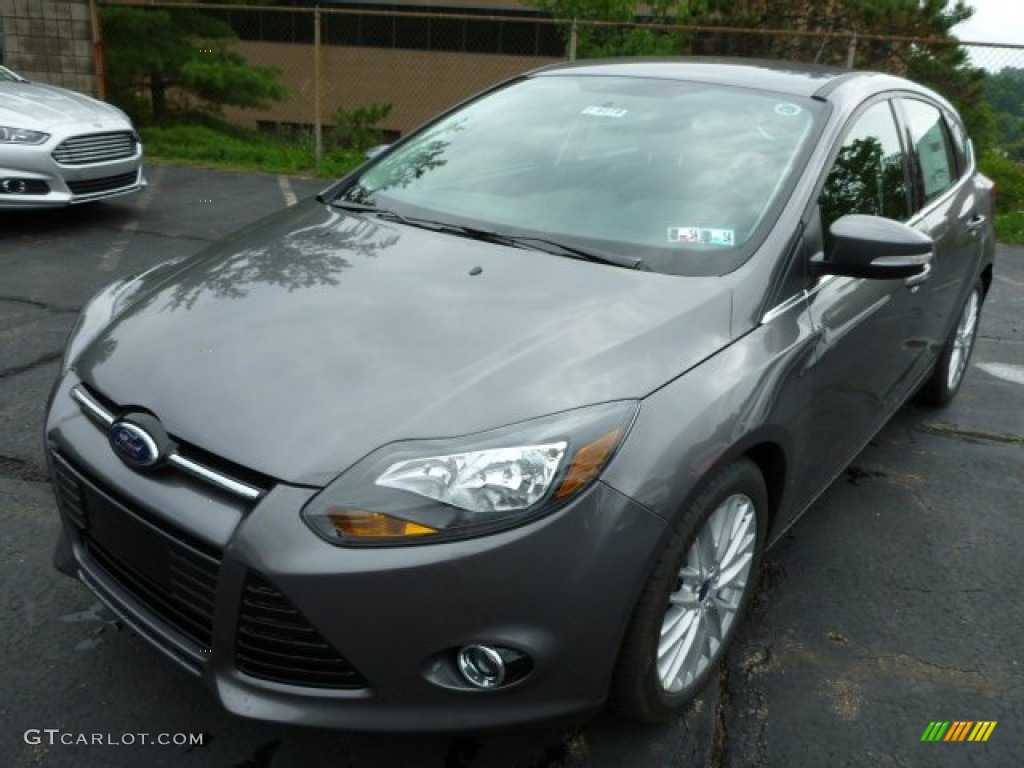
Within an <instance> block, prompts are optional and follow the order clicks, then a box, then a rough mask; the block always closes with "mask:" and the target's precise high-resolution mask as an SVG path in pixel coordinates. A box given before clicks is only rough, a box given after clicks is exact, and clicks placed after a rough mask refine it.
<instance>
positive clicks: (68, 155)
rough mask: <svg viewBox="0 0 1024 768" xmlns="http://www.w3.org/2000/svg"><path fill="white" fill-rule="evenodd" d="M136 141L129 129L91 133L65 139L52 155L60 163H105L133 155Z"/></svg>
mask: <svg viewBox="0 0 1024 768" xmlns="http://www.w3.org/2000/svg"><path fill="white" fill-rule="evenodd" d="M137 143H138V142H137V141H136V139H135V134H134V133H132V132H131V131H116V132H114V133H92V134H89V135H88V136H73V137H72V138H70V139H65V140H64V141H62V142H61V143H60V144H59V145H58V146H57V148H56V149H55V150H53V155H52V156H53V159H54V160H56V161H57V162H58V163H60V164H61V165H88V164H90V163H105V162H108V161H110V160H123V159H124V158H126V157H134V156H135V148H136V145H137Z"/></svg>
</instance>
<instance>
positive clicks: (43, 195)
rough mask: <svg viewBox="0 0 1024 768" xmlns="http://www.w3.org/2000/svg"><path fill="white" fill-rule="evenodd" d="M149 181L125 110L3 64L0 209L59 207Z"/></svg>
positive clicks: (0, 79)
mask: <svg viewBox="0 0 1024 768" xmlns="http://www.w3.org/2000/svg"><path fill="white" fill-rule="evenodd" d="M144 186H146V180H145V178H144V176H143V173H142V144H141V142H140V141H139V135H138V134H137V133H136V132H135V129H134V127H133V126H132V121H131V120H130V119H129V118H128V116H127V115H126V114H125V113H124V112H122V111H121V110H120V109H118V108H117V107H114V106H111V105H110V104H104V103H103V102H102V101H97V100H96V99H93V98H90V97H88V96H83V95H82V94H80V93H75V92H74V91H69V90H66V89H64V88H57V87H54V86H51V85H43V84H41V83H32V82H29V81H28V80H25V79H24V78H23V77H20V76H19V75H17V74H15V73H14V72H12V71H11V70H9V69H7V68H6V67H0V209H10V208H55V207H60V206H64V205H71V204H73V203H85V202H90V201H93V200H102V199H104V198H108V197H114V196H115V195H124V194H128V193H130V192H137V191H139V190H140V189H142V188H143V187H144Z"/></svg>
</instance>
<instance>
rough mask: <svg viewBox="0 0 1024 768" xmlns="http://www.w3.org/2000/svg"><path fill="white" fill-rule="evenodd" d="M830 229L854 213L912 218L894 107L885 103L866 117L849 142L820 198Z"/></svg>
mask: <svg viewBox="0 0 1024 768" xmlns="http://www.w3.org/2000/svg"><path fill="white" fill-rule="evenodd" d="M818 202H819V205H820V206H821V218H822V226H823V227H824V231H825V232H826V233H827V232H828V228H829V226H831V224H832V222H834V221H835V220H836V219H838V218H840V217H841V216H844V215H846V214H848V213H863V214H870V215H873V216H882V217H885V218H887V219H895V220H896V221H906V220H907V219H908V218H910V205H909V202H908V197H907V164H906V157H905V155H904V153H903V146H902V144H901V143H900V136H899V132H898V130H897V128H896V120H895V117H894V116H893V111H892V106H891V105H890V103H889V102H888V101H883V102H879V103H878V104H875V105H874V106H872V107H870V108H869V109H868V110H867V111H866V112H864V113H863V114H862V115H860V116H859V117H858V118H857V119H856V121H855V122H854V124H853V127H852V128H851V129H850V130H849V132H848V133H847V135H846V138H845V139H844V140H843V144H842V147H841V148H840V150H839V154H838V155H837V156H836V159H835V161H834V162H833V164H832V168H831V170H830V171H829V174H828V177H827V179H826V181H825V186H824V188H823V189H822V192H821V197H820V199H819V201H818Z"/></svg>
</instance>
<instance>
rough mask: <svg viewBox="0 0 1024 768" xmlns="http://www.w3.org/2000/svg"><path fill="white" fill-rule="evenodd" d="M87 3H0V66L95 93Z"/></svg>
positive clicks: (56, 0) (4, 0)
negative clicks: (0, 64)
mask: <svg viewBox="0 0 1024 768" xmlns="http://www.w3.org/2000/svg"><path fill="white" fill-rule="evenodd" d="M92 38H93V33H92V20H91V15H90V12H89V0H0V63H2V64H3V65H4V66H6V67H9V68H10V69H13V70H14V71H15V72H17V73H18V74H19V75H21V76H22V77H26V78H28V79H29V80H36V81H38V82H42V83H50V84H52V85H60V86H63V87H65V88H71V89H72V90H76V91H80V92H82V93H87V94H90V95H92V96H95V95H96V76H95V62H94V59H93V45H92Z"/></svg>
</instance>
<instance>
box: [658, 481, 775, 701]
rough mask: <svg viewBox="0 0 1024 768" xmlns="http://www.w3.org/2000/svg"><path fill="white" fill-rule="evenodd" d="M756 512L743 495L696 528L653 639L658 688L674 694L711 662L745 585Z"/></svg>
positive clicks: (721, 506) (727, 501) (732, 620)
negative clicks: (656, 648) (694, 537)
mask: <svg viewBox="0 0 1024 768" xmlns="http://www.w3.org/2000/svg"><path fill="white" fill-rule="evenodd" d="M756 539H757V510H756V509H755V506H754V502H753V500H751V498H750V497H749V496H747V495H745V494H742V493H737V494H733V495H731V496H729V497H727V498H726V499H725V500H724V501H722V503H721V504H719V505H718V506H717V507H716V508H715V510H714V512H712V513H711V515H710V516H709V517H708V518H707V520H706V521H705V523H704V524H703V525H702V526H701V528H700V531H699V532H698V533H697V537H696V539H695V540H694V542H693V544H692V545H691V547H690V549H689V551H688V552H687V555H686V561H685V562H684V563H683V565H682V567H681V568H680V569H679V575H678V582H677V586H676V589H675V591H674V592H672V594H671V595H669V605H668V610H667V611H666V612H665V618H664V620H663V622H662V626H661V635H660V638H659V640H658V658H657V670H658V680H659V682H660V683H661V687H662V688H663V689H664V690H665V691H667V692H669V693H677V692H679V691H681V690H683V689H684V688H686V687H688V686H690V685H692V684H693V682H694V681H695V680H697V679H698V677H699V676H700V675H701V674H702V673H703V672H704V670H705V669H707V667H708V666H709V665H711V664H712V663H714V662H715V661H716V660H717V658H718V656H719V655H720V651H721V649H722V647H723V642H724V639H725V637H726V635H727V633H728V632H729V630H730V628H731V627H732V626H733V624H734V623H735V622H736V618H737V616H738V614H739V609H740V607H741V606H742V604H743V597H744V595H745V594H746V591H747V588H748V584H749V583H750V578H749V577H750V567H751V564H752V563H753V561H754V552H755V545H756Z"/></svg>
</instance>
